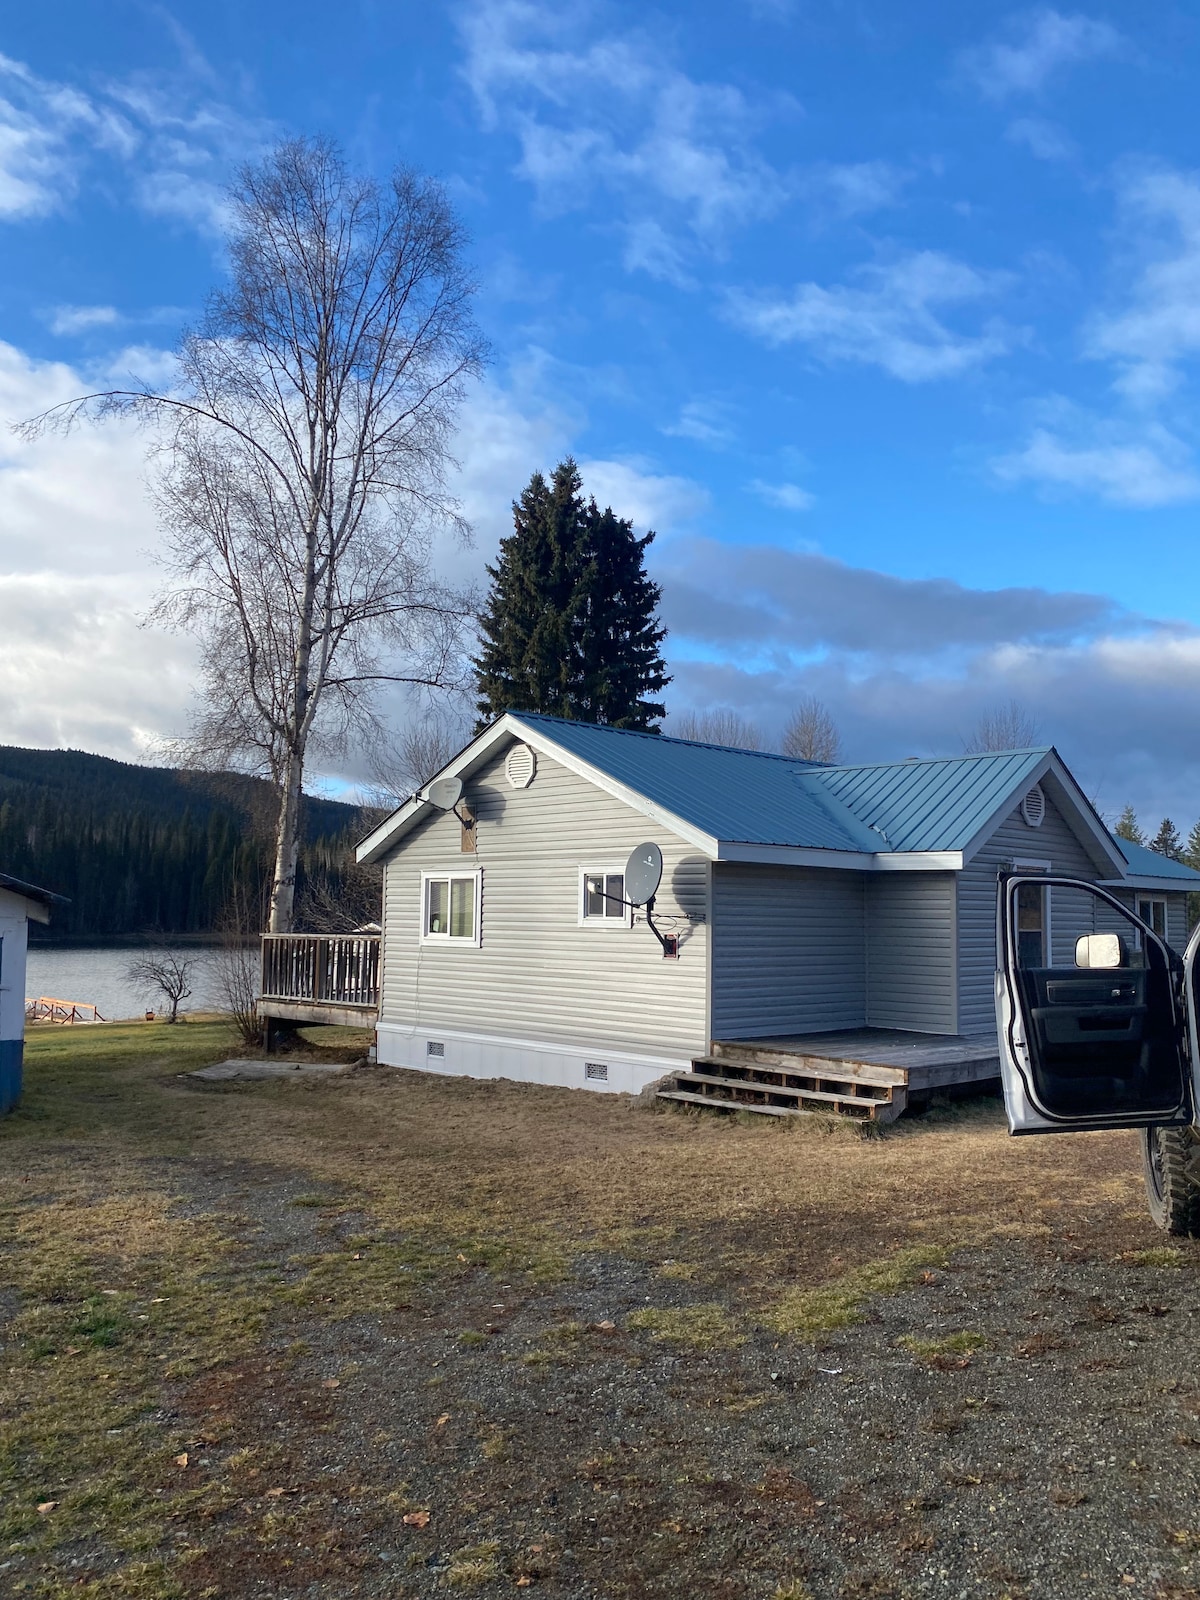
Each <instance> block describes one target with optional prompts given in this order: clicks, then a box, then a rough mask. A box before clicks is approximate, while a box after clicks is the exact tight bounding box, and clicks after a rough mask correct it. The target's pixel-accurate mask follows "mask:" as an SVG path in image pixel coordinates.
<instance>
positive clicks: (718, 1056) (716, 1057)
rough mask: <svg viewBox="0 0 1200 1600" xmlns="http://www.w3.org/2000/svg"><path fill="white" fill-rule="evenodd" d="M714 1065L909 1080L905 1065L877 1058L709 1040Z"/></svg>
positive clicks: (896, 1081)
mask: <svg viewBox="0 0 1200 1600" xmlns="http://www.w3.org/2000/svg"><path fill="white" fill-rule="evenodd" d="M707 1059H708V1060H709V1061H711V1062H712V1063H713V1064H714V1065H720V1066H722V1067H724V1066H746V1067H772V1068H775V1069H776V1070H777V1071H779V1070H782V1071H786V1072H799V1073H803V1074H805V1075H806V1076H808V1077H821V1078H827V1077H835V1078H855V1079H857V1080H858V1081H859V1082H860V1083H878V1084H897V1085H901V1086H902V1085H904V1084H907V1082H908V1069H907V1068H906V1067H887V1066H882V1065H881V1064H880V1063H879V1062H877V1061H837V1060H835V1059H833V1058H832V1057H830V1056H800V1055H796V1054H795V1053H794V1052H790V1051H787V1050H760V1049H758V1048H757V1047H756V1046H754V1045H745V1044H722V1043H721V1042H720V1041H719V1040H715V1039H714V1041H713V1043H712V1046H711V1049H710V1054H709V1056H708V1057H707Z"/></svg>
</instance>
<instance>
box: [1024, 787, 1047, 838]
mask: <svg viewBox="0 0 1200 1600" xmlns="http://www.w3.org/2000/svg"><path fill="white" fill-rule="evenodd" d="M1021 815H1022V816H1023V817H1024V818H1025V821H1026V822H1027V823H1028V824H1029V826H1030V827H1031V828H1040V827H1041V825H1042V823H1043V822H1044V820H1045V817H1046V796H1045V795H1044V794H1043V793H1042V786H1041V784H1040V783H1035V784H1034V786H1033V788H1032V789H1030V791H1029V793H1028V794H1027V795H1026V796H1025V798H1024V800H1022V801H1021Z"/></svg>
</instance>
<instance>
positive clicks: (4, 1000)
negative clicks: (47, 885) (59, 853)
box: [0, 872, 62, 1116]
mask: <svg viewBox="0 0 1200 1600" xmlns="http://www.w3.org/2000/svg"><path fill="white" fill-rule="evenodd" d="M56 902H57V903H61V902H62V896H61V895H57V894H51V893H50V891H49V889H38V888H36V887H35V886H34V885H33V884H32V883H22V882H21V880H20V879H19V878H10V877H9V876H8V875H7V873H4V872H0V1116H3V1115H4V1113H5V1112H6V1111H11V1110H12V1108H13V1106H15V1105H16V1103H17V1101H18V1100H19V1099H20V1098H21V1059H22V1056H23V1054H24V1050H25V1044H24V1040H25V951H26V948H27V946H28V942H29V940H28V934H29V924H30V922H49V920H50V907H51V906H52V905H54V904H55V903H56Z"/></svg>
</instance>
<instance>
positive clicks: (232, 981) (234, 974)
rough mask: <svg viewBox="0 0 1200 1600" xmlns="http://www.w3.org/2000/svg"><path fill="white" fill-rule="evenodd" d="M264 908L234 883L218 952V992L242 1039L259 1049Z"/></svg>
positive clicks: (226, 907) (258, 901)
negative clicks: (259, 1004) (259, 999)
mask: <svg viewBox="0 0 1200 1600" xmlns="http://www.w3.org/2000/svg"><path fill="white" fill-rule="evenodd" d="M264 909H265V908H264V906H263V904H262V900H261V897H260V896H256V895H254V894H252V893H251V892H249V891H247V889H246V888H245V887H244V886H243V885H241V884H237V885H235V887H234V889H233V892H232V894H231V895H230V896H229V899H228V901H227V902H226V906H225V914H224V916H223V917H222V919H221V928H220V936H221V945H220V949H219V950H218V952H217V992H218V994H219V995H220V998H221V1000H222V1002H223V1004H224V1009H225V1010H226V1011H227V1012H228V1013H229V1015H230V1017H231V1018H232V1020H233V1024H234V1026H235V1027H236V1028H237V1030H238V1033H239V1034H240V1035H241V1039H242V1043H243V1044H244V1045H246V1046H248V1047H249V1048H250V1049H256V1048H257V1047H258V1046H259V1045H261V1044H262V1042H263V1020H262V1018H261V1017H260V1016H259V1014H258V995H259V985H260V983H261V979H262V943H261V929H262V925H263V911H264Z"/></svg>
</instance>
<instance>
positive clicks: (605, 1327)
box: [595, 1317, 616, 1333]
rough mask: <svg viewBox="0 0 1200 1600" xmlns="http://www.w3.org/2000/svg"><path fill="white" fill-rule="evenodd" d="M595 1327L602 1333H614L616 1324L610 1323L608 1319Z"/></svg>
mask: <svg viewBox="0 0 1200 1600" xmlns="http://www.w3.org/2000/svg"><path fill="white" fill-rule="evenodd" d="M595 1326H596V1327H597V1329H598V1330H599V1331H600V1332H601V1333H612V1331H613V1330H614V1328H615V1327H616V1323H615V1322H609V1320H608V1318H607V1317H606V1318H605V1319H604V1321H603V1322H597V1323H596V1325H595Z"/></svg>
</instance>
